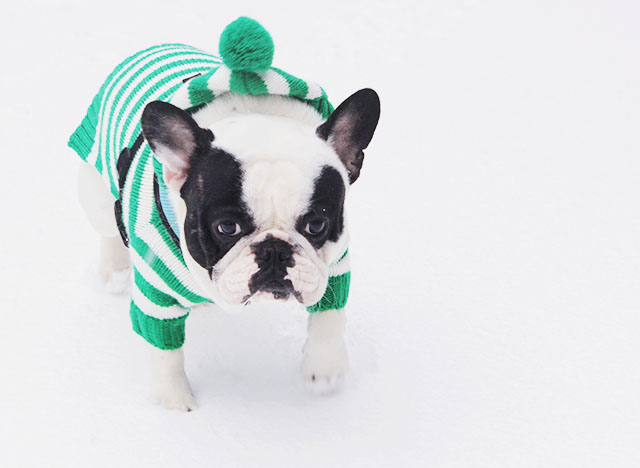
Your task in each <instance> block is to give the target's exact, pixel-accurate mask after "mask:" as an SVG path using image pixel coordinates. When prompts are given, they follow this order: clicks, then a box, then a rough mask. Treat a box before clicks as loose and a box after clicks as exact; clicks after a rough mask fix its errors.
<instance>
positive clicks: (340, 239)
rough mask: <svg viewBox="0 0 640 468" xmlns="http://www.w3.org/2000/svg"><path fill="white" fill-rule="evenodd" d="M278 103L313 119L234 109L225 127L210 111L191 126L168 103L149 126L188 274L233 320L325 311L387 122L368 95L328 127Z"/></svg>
mask: <svg viewBox="0 0 640 468" xmlns="http://www.w3.org/2000/svg"><path fill="white" fill-rule="evenodd" d="M219 99H220V100H221V101H222V98H219ZM244 99H254V100H260V99H262V101H263V104H264V102H265V101H266V100H267V98H258V97H250V98H244ZM278 99H280V100H281V101H282V102H279V103H278V102H276V103H275V106H276V107H277V106H282V105H283V104H284V101H283V100H288V102H287V103H286V106H289V108H290V109H293V110H294V112H293V114H296V112H298V113H299V114H300V115H302V114H304V113H305V112H306V113H309V112H311V113H312V114H314V117H312V118H311V119H309V118H308V115H307V114H305V115H306V117H305V118H297V117H299V116H296V115H294V116H292V115H291V113H289V115H286V114H287V113H281V115H278V112H273V113H271V114H269V113H260V112H234V111H236V107H235V106H234V107H233V108H232V109H231V112H229V113H227V114H224V115H223V116H222V117H220V116H218V117H217V118H212V117H211V116H212V115H213V114H215V112H213V113H212V112H207V111H206V108H205V109H203V110H201V111H199V112H198V113H196V114H194V116H193V117H192V116H190V115H189V114H187V113H186V112H184V111H183V110H181V109H179V108H177V107H175V106H173V105H171V104H168V103H165V102H159V101H157V102H152V103H150V104H149V105H147V107H146V108H145V110H144V113H143V115H142V121H141V123H142V129H143V133H144V136H145V138H146V140H147V142H148V143H149V145H150V146H151V149H152V150H153V152H154V154H155V156H156V158H157V159H158V160H159V161H160V162H161V163H162V165H163V178H164V181H165V183H166V185H167V186H168V188H169V190H170V193H171V198H172V200H173V204H174V208H175V210H176V214H177V216H178V220H179V223H180V229H181V233H180V239H181V249H182V251H183V254H184V257H185V262H186V264H187V266H188V268H189V270H190V272H191V273H192V274H193V275H194V277H195V278H196V280H197V281H198V283H199V284H200V285H201V286H202V287H203V289H204V290H205V291H206V292H207V294H208V295H209V296H210V297H211V299H213V300H214V301H215V302H216V303H219V304H220V305H222V306H226V307H227V308H229V307H231V306H234V305H241V304H245V303H247V302H248V301H249V300H250V299H251V300H261V299H268V300H275V299H279V300H282V299H288V298H290V297H293V298H295V299H297V300H298V301H299V302H301V303H302V304H304V305H312V304H315V303H316V302H317V301H319V300H320V299H321V297H322V295H323V293H324V292H325V289H326V287H327V280H328V266H329V265H330V264H331V262H333V261H335V260H337V257H338V256H339V255H341V253H342V252H344V248H345V247H346V244H347V241H348V240H347V236H348V234H347V232H346V227H345V219H344V207H343V205H344V199H345V193H346V191H347V189H348V187H349V185H350V184H352V183H353V182H355V180H356V179H357V178H358V176H359V175H360V168H361V167H362V161H363V158H364V153H363V150H364V149H365V148H366V147H367V145H368V144H369V142H370V141H371V138H372V136H373V132H374V130H375V128H376V125H377V123H378V117H379V114H380V102H379V100H378V96H377V94H376V93H375V92H374V91H373V90H370V89H363V90H361V91H358V92H357V93H355V94H353V95H352V96H351V97H349V98H348V99H346V100H345V101H344V102H343V103H342V104H341V105H340V106H339V107H338V108H337V109H336V110H335V111H334V112H333V113H332V114H331V116H330V117H329V119H328V120H327V121H326V122H322V120H321V119H320V118H319V116H318V115H317V114H316V113H315V111H313V110H312V109H311V111H309V109H310V108H309V107H308V105H307V104H304V103H302V102H300V101H294V100H293V99H292V98H285V97H280V98H278ZM214 102H215V101H214ZM265 105H271V106H273V105H274V104H273V102H272V103H271V104H269V103H267V104H265ZM296 106H302V107H304V110H302V107H301V108H300V109H299V110H297V111H296ZM314 119H316V120H315V121H314Z"/></svg>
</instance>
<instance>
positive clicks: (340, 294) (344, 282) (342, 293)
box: [307, 271, 351, 314]
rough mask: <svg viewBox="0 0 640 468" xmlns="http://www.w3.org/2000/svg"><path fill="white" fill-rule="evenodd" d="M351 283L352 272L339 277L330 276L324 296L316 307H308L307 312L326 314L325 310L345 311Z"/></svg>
mask: <svg viewBox="0 0 640 468" xmlns="http://www.w3.org/2000/svg"><path fill="white" fill-rule="evenodd" d="M350 283H351V272H350V271H348V272H346V273H344V274H342V275H339V276H330V277H329V282H328V283H327V289H326V290H325V292H324V296H322V299H320V300H319V301H318V302H316V303H315V304H314V305H312V306H309V307H307V311H308V312H309V313H311V314H313V313H316V312H324V311H325V310H332V309H344V306H345V305H346V304H347V299H348V297H349V284H350Z"/></svg>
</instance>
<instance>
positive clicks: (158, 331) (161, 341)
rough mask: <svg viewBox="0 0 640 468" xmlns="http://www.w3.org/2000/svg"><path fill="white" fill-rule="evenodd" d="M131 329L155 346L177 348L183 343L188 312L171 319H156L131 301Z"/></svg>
mask: <svg viewBox="0 0 640 468" xmlns="http://www.w3.org/2000/svg"><path fill="white" fill-rule="evenodd" d="M129 314H130V315H131V323H132V324H133V330H134V331H135V332H136V333H137V334H138V335H140V336H141V337H142V338H144V339H145V340H147V342H149V343H151V344H152V345H153V346H155V347H156V348H160V349H178V348H180V347H182V345H183V344H184V322H185V320H186V319H187V316H188V315H189V313H188V312H187V313H186V314H185V315H183V316H182V317H178V318H173V319H164V320H163V319H158V318H155V317H151V316H150V315H145V314H144V313H143V312H142V310H140V308H139V307H138V306H137V305H136V304H135V303H134V302H133V300H132V301H131V308H130V309H129Z"/></svg>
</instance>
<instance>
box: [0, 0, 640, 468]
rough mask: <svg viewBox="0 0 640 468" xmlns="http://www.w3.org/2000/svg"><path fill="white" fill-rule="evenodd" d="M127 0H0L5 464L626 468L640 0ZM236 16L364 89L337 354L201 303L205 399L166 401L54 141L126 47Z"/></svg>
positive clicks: (637, 351) (639, 121)
mask: <svg viewBox="0 0 640 468" xmlns="http://www.w3.org/2000/svg"><path fill="white" fill-rule="evenodd" d="M145 3H147V5H144V4H143V3H142V2H136V1H132V0H130V1H122V2H121V1H118V2H115V1H109V2H100V3H93V2H89V1H80V0H77V1H71V0H69V1H55V2H47V1H40V2H18V1H14V2H9V3H6V4H3V7H2V13H1V19H0V22H1V24H0V35H1V39H2V44H3V45H2V70H1V73H0V83H1V85H2V89H1V91H2V92H1V95H0V96H1V99H2V100H1V104H0V112H1V115H0V132H2V140H1V148H2V163H1V164H2V165H1V167H2V177H1V179H0V180H1V184H0V190H1V195H2V229H1V234H0V236H1V242H0V244H1V245H0V249H1V250H0V258H1V259H2V260H1V262H0V285H1V286H0V287H1V288H2V289H1V291H2V298H3V300H2V305H1V306H0V313H1V314H2V317H3V319H2V326H0V346H1V347H2V348H1V351H0V466H2V467H7V468H13V467H45V466H46V467H54V466H55V467H57V466H60V467H103V466H104V467H113V466H117V467H136V468H141V467H142V468H144V467H154V468H159V467H175V466H181V467H204V466H220V467H289V466H291V467H378V466H393V467H473V468H476V467H490V468H495V467H509V468H511V467H517V468H523V467H536V468H539V467H580V468H584V467H607V468H608V467H616V468H622V467H638V466H640V403H639V399H640V338H639V336H640V215H639V213H640V211H639V206H640V196H639V195H640V184H639V183H640V134H639V131H638V129H639V128H640V110H639V109H640V65H639V59H638V57H639V56H638V53H639V51H640V48H639V46H640V28H639V27H638V24H639V23H640V8H639V7H638V3H637V2H633V1H628V2H622V1H606V2H605V1H601V2H596V1H575V2H566V1H549V2H539V1H536V2H534V1H531V2H513V1H487V2H480V1H451V0H449V1H444V0H443V1H394V2H391V1H389V2H386V1H378V0H376V1H373V0H368V1H362V2H349V1H345V0H343V1H340V2H332V1H328V2H327V1H324V2H318V4H317V5H312V4H311V3H303V2H290V3H286V2H280V1H274V0H270V1H263V2H257V1H256V2H250V3H249V2H221V1H208V2H190V1H183V2H177V1H176V2H169V1H164V0H163V1H156V2H145ZM178 4H180V5H181V6H180V7H179V8H177V7H176V5H178ZM240 15H249V16H253V17H255V18H257V19H259V20H260V21H261V22H262V23H263V24H264V25H265V26H266V27H267V28H268V29H269V30H270V31H271V32H272V35H273V37H274V40H275V43H276V56H275V62H274V64H275V65H276V66H279V67H281V68H283V69H284V70H286V71H288V72H290V73H293V74H297V75H301V76H305V77H310V78H312V79H314V80H315V81H317V82H319V83H321V84H322V85H323V86H324V87H325V88H326V90H327V91H328V93H329V96H330V97H332V100H333V101H334V103H336V104H337V103H339V102H340V101H341V100H342V99H344V98H345V97H347V96H348V95H349V94H350V93H351V92H353V91H355V90H357V89H359V88H361V87H366V86H370V87H373V88H375V89H376V90H377V91H378V92H379V93H380V96H381V99H382V104H383V112H382V119H381V121H380V125H379V129H378V131H377V133H376V135H375V137H374V140H373V143H372V144H371V147H370V149H369V151H368V152H367V158H366V162H365V167H364V170H363V175H362V177H361V179H360V180H359V181H358V182H357V183H356V185H355V186H354V187H353V190H352V192H351V194H350V200H349V205H348V208H349V212H350V215H351V229H352V237H353V243H352V249H351V252H352V255H353V269H354V276H353V288H352V294H351V298H350V304H349V309H350V311H349V318H350V321H349V326H348V344H349V350H350V353H351V364H352V372H351V374H350V375H349V378H348V380H347V382H346V384H345V386H344V389H343V391H342V392H341V393H339V394H336V395H332V396H328V397H316V396H313V395H310V394H309V393H308V392H307V391H306V389H305V388H304V386H303V385H302V382H301V380H300V378H299V376H298V374H297V366H298V364H299V361H300V358H301V347H302V344H303V340H304V336H305V319H306V317H305V314H304V313H303V312H300V311H297V310H294V309H291V308H286V309H285V310H280V309H277V308H271V307H268V308H253V309H250V310H247V312H246V314H243V315H240V316H231V317H230V316H226V315H224V314H223V313H222V312H220V311H218V310H207V309H203V310H195V311H194V312H193V313H192V316H191V317H190V319H189V320H188V329H187V344H186V356H187V372H188V374H189V376H190V378H191V382H192V385H193V388H194V390H195V394H196V396H197V398H198V400H199V403H200V408H199V409H198V410H197V411H195V412H192V413H188V414H183V413H178V412H170V411H165V410H163V409H160V408H158V407H156V406H153V405H152V404H151V403H149V402H148V400H147V399H146V398H147V390H148V383H149V370H148V368H147V359H146V358H147V356H146V354H145V347H144V345H143V342H142V340H141V339H140V338H138V337H137V336H136V335H135V334H134V333H133V332H132V331H131V330H130V324H129V318H128V313H127V305H128V300H127V297H126V296H119V297H113V296H110V295H108V294H106V293H105V292H104V291H102V290H101V289H100V287H99V285H98V283H97V279H96V277H95V275H94V270H93V268H94V267H93V264H94V262H95V260H96V258H97V252H96V248H95V247H96V246H95V238H94V237H93V234H92V232H91V231H90V228H89V226H88V225H87V223H86V222H85V220H84V219H83V217H82V215H81V212H80V208H79V206H78V204H77V202H76V200H75V198H74V196H75V193H74V190H75V170H76V164H77V158H76V157H75V156H74V154H72V152H71V151H70V150H69V149H67V148H66V140H67V138H68V135H69V134H70V132H71V131H72V130H73V128H74V127H75V125H76V124H77V123H78V122H79V120H80V119H81V117H82V116H83V114H84V112H85V110H86V107H87V106H88V104H89V102H90V100H91V98H92V97H93V95H94V93H95V92H96V90H97V88H98V86H99V85H100V84H101V82H102V80H103V79H104V78H105V76H106V74H107V73H108V72H109V71H110V70H111V69H112V67H113V66H114V65H115V64H116V63H117V62H118V61H120V60H121V59H122V58H123V57H125V56H126V55H128V54H130V53H131V52H133V51H136V50H139V49H140V48H142V47H145V46H148V45H151V44H155V43H160V42H173V41H175V42H185V43H189V44H193V45H196V46H200V47H202V48H204V49H207V50H210V51H213V52H215V51H216V50H217V41H218V37H219V34H220V32H221V30H222V28H223V27H224V26H225V25H226V24H227V23H228V22H230V21H231V20H233V19H235V18H236V17H237V16H240Z"/></svg>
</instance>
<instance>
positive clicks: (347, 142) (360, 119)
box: [316, 88, 380, 184]
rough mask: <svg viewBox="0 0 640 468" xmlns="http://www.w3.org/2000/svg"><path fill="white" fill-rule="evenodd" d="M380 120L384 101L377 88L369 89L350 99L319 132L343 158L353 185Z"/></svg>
mask: <svg viewBox="0 0 640 468" xmlns="http://www.w3.org/2000/svg"><path fill="white" fill-rule="evenodd" d="M379 118H380V98H378V94H377V93H376V92H375V91H374V90H373V89H369V88H365V89H361V90H360V91H357V92H356V93H354V94H352V95H351V96H349V97H348V98H347V99H346V100H345V101H344V102H343V103H342V104H340V105H339V106H338V108H337V109H336V110H335V111H333V113H332V114H331V115H330V116H329V119H328V120H327V121H326V122H325V123H323V124H322V125H320V126H319V127H318V128H317V129H316V133H317V135H318V136H319V137H320V138H322V139H323V140H326V141H327V142H328V143H329V144H330V145H331V146H332V147H333V149H334V150H335V152H336V153H337V154H338V156H339V157H340V160H341V161H342V163H343V164H344V166H345V167H346V168H347V171H348V172H349V183H351V184H353V183H354V182H355V181H356V179H357V178H358V177H359V176H360V169H361V168H362V161H363V160H364V152H363V150H364V149H365V148H366V147H367V146H368V145H369V142H370V141H371V138H372V137H373V132H374V131H375V130H376V126H377V125H378V119H379Z"/></svg>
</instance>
